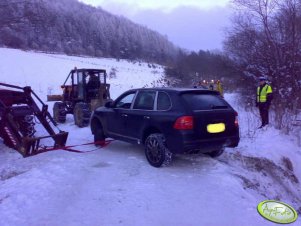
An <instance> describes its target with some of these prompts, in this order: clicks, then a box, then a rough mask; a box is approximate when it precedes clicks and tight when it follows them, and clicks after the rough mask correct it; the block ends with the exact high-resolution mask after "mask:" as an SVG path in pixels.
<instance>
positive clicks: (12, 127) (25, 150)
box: [0, 83, 68, 157]
mask: <svg viewBox="0 0 301 226" xmlns="http://www.w3.org/2000/svg"><path fill="white" fill-rule="evenodd" d="M3 87H5V88H3ZM35 100H37V101H38V103H39V105H41V109H40V107H39V106H38V104H37V103H36V102H35ZM36 124H40V125H41V126H42V127H44V129H43V131H46V134H45V135H43V136H40V137H36V136H35V134H36V132H37V131H36V129H37V128H35V125H36ZM55 130H57V132H55ZM39 132H41V131H39ZM0 137H1V138H2V139H3V142H4V144H5V145H7V146H8V147H10V148H13V149H15V150H17V151H18V152H19V153H20V154H22V155H23V157H27V156H31V155H35V154H38V153H41V152H44V151H45V147H44V149H43V147H42V146H41V140H43V139H47V138H50V139H52V140H53V141H54V144H53V146H52V148H63V147H65V144H66V141H67V137H68V133H67V132H64V131H61V130H59V129H58V128H57V123H56V122H55V121H54V120H53V118H52V117H51V115H50V113H49V112H48V106H47V105H45V104H44V103H43V101H42V100H41V99H40V98H39V97H38V96H37V95H36V94H35V93H34V92H33V90H32V89H31V87H29V86H26V87H19V86H14V85H9V84H4V83H0Z"/></svg>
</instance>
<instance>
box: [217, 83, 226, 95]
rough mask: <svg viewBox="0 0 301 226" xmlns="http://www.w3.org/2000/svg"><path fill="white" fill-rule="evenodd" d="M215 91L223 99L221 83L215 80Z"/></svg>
mask: <svg viewBox="0 0 301 226" xmlns="http://www.w3.org/2000/svg"><path fill="white" fill-rule="evenodd" d="M216 91H218V92H219V94H220V95H221V96H222V97H224V91H223V87H222V83H221V81H220V80H217V82H216Z"/></svg>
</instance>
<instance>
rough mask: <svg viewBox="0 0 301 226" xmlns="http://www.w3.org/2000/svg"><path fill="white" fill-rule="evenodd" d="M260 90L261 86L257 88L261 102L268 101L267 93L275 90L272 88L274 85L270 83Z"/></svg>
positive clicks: (258, 98) (258, 99) (258, 100)
mask: <svg viewBox="0 0 301 226" xmlns="http://www.w3.org/2000/svg"><path fill="white" fill-rule="evenodd" d="M259 92H260V86H259V87H258V88H257V102H259V103H265V102H267V95H268V94H269V93H272V92H273V90H272V87H271V86H270V85H268V84H266V85H265V86H264V87H263V88H262V89H261V92H260V93H259Z"/></svg>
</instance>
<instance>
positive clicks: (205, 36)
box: [80, 0, 231, 51]
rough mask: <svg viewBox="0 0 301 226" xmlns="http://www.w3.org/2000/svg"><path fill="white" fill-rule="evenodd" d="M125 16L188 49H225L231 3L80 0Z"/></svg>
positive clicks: (217, 0)
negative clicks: (223, 44) (225, 32)
mask: <svg viewBox="0 0 301 226" xmlns="http://www.w3.org/2000/svg"><path fill="white" fill-rule="evenodd" d="M80 1H82V2H85V3H87V4H90V5H93V6H100V7H102V8H103V9H105V10H107V11H109V12H110V13H113V14H116V15H122V16H125V17H127V18H129V19H131V20H132V21H134V22H136V23H139V24H142V25H145V26H147V27H148V28H151V29H153V30H155V31H158V32H160V33H161V34H163V35H166V36H167V37H168V39H169V40H170V41H172V42H173V43H174V44H176V45H178V46H180V47H182V48H186V49H188V50H195V51H198V50H200V49H202V50H215V49H222V40H223V35H224V28H225V27H226V26H228V25H229V17H230V15H231V10H230V8H229V0H214V1H213V0H139V1H138V0H80Z"/></svg>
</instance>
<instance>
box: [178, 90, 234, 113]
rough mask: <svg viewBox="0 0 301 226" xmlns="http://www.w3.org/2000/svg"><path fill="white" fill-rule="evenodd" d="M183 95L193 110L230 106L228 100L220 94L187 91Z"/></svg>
mask: <svg viewBox="0 0 301 226" xmlns="http://www.w3.org/2000/svg"><path fill="white" fill-rule="evenodd" d="M182 97H183V98H184V100H185V102H186V103H188V104H189V106H190V107H191V108H192V110H212V109H226V108H228V107H229V106H228V104H227V102H226V101H225V100H223V99H222V98H221V97H220V96H218V95H212V94H201V93H185V94H183V95H182Z"/></svg>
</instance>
